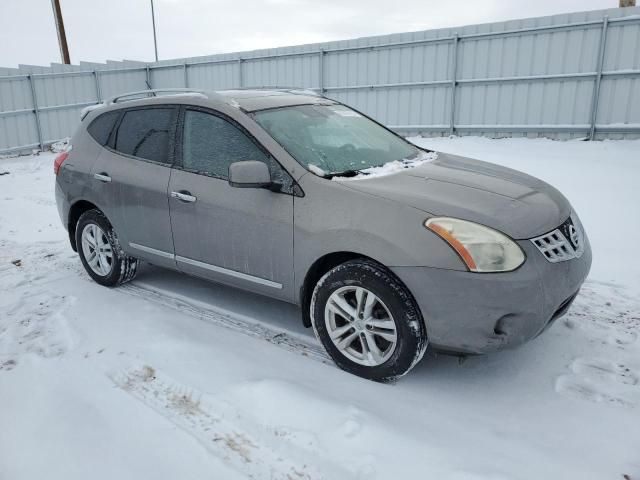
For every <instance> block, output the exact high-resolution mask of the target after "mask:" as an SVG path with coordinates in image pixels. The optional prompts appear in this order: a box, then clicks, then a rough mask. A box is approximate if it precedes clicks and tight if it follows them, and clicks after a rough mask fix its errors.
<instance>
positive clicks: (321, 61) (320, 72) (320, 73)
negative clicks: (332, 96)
mask: <svg viewBox="0 0 640 480" xmlns="http://www.w3.org/2000/svg"><path fill="white" fill-rule="evenodd" d="M326 53H327V52H326V51H324V50H323V49H320V56H319V57H318V61H319V63H318V80H319V81H318V87H319V88H320V95H322V94H324V55H325V54H326Z"/></svg>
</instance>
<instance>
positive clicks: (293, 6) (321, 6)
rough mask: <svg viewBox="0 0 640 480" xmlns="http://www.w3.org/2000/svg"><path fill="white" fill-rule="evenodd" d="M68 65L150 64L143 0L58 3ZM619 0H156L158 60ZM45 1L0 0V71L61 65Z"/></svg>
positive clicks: (505, 17)
mask: <svg viewBox="0 0 640 480" xmlns="http://www.w3.org/2000/svg"><path fill="white" fill-rule="evenodd" d="M60 3H61V5H62V12H63V15H64V21H65V27H66V31H67V39H68V42H69V50H70V54H71V61H72V63H77V62H78V61H80V60H85V61H93V62H104V61H105V60H107V59H109V60H121V59H131V60H142V61H152V60H153V36H152V28H151V12H150V7H149V5H150V2H149V0H60ZM617 4H618V0H400V1H398V0H155V8H156V26H157V31H158V50H159V56H160V59H161V60H162V59H169V58H178V57H190V56H196V55H208V54H212V53H221V52H235V51H242V50H252V49H257V48H269V47H277V46H285V45H297V44H302V43H313V42H320V41H325V40H340V39H346V38H353V37H362V36H367V35H378V34H386V33H394V32H407V31H414V30H425V29H429V28H439V27H449V26H456V25H468V24H474V23H484V22H493V21H499V20H508V19H513V18H524V17H534V16H541V15H552V14H555V13H566V12H571V11H583V10H595V9H600V8H612V7H616V6H617ZM59 61H60V53H59V49H58V44H57V38H56V32H55V26H54V23H53V14H52V9H51V0H0V66H4V67H15V66H17V64H19V63H22V64H35V65H48V64H49V63H50V62H59Z"/></svg>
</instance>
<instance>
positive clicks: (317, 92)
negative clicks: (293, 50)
mask: <svg viewBox="0 0 640 480" xmlns="http://www.w3.org/2000/svg"><path fill="white" fill-rule="evenodd" d="M229 90H274V91H279V92H287V93H290V94H292V95H310V96H314V97H324V95H323V94H322V90H321V89H320V88H305V87H280V86H268V85H266V86H261V87H240V88H230V89H229Z"/></svg>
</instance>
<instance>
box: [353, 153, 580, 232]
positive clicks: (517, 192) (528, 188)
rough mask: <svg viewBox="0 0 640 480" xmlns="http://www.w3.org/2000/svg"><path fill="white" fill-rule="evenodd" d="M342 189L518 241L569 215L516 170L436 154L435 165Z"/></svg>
mask: <svg viewBox="0 0 640 480" xmlns="http://www.w3.org/2000/svg"><path fill="white" fill-rule="evenodd" d="M341 183H342V184H343V185H344V186H346V187H348V188H351V189H354V190H358V191H361V192H364V193H369V194H372V195H376V196H379V197H383V198H387V199H389V200H393V201H396V202H400V203H403V204H406V205H410V206H412V207H414V208H417V209H420V210H422V211H424V212H425V213H427V214H429V215H430V216H448V217H455V218H460V219H463V220H469V221H472V222H476V223H480V224H482V225H486V226H488V227H492V228H494V229H496V230H499V231H501V232H503V233H506V234H507V235H509V236H510V237H512V238H514V239H525V238H532V237H535V236H538V235H541V234H543V233H547V232H549V231H551V230H553V229H554V228H556V227H558V225H560V224H562V222H564V221H565V220H566V219H567V218H568V217H569V215H570V214H571V205H570V204H569V202H568V201H567V199H566V198H565V197H564V196H563V195H562V194H561V193H560V192H559V191H558V190H556V189H555V188H553V187H552V186H551V185H549V184H547V183H545V182H543V181H542V180H538V179H537V178H535V177H532V176H530V175H527V174H525V173H522V172H518V171H517V170H512V169H510V168H506V167H501V166H499V165H494V164H492V163H488V162H482V161H479V160H473V159H470V158H464V157H458V156H455V155H449V154H446V153H438V158H437V159H436V160H434V161H433V162H429V163H425V164H422V165H419V166H417V167H414V168H407V169H405V170H402V171H401V172H398V173H394V174H391V175H385V176H378V177H373V178H366V177H365V178H361V179H357V180H351V181H344V182H341Z"/></svg>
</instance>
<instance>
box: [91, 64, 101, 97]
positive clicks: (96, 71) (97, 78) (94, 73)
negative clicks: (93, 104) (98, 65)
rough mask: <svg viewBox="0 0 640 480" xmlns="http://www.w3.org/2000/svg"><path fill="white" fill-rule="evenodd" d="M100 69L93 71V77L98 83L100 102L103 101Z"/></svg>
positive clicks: (97, 93)
mask: <svg viewBox="0 0 640 480" xmlns="http://www.w3.org/2000/svg"><path fill="white" fill-rule="evenodd" d="M98 72H99V71H98V70H94V71H93V79H94V80H95V83H96V98H97V99H98V103H100V102H102V90H101V89H100V74H99V73H98Z"/></svg>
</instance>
